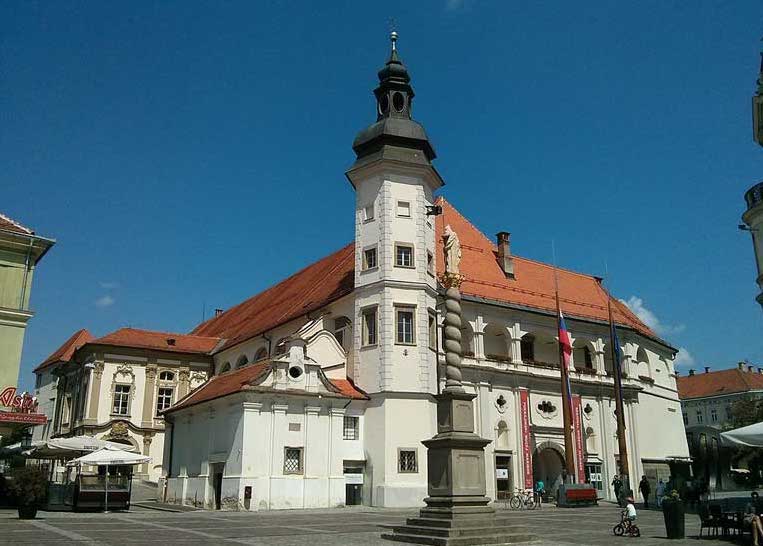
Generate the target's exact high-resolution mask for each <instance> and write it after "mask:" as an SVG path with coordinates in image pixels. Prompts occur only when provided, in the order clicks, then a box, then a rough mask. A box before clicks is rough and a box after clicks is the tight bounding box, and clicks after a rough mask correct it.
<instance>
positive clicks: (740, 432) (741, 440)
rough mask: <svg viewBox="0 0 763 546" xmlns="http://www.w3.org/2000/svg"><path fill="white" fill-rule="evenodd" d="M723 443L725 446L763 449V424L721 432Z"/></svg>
mask: <svg viewBox="0 0 763 546" xmlns="http://www.w3.org/2000/svg"><path fill="white" fill-rule="evenodd" d="M721 443H722V444H723V445H725V446H748V447H763V422H762V423H755V424H752V425H747V426H746V427H741V428H735V429H734V430H729V431H728V432H721Z"/></svg>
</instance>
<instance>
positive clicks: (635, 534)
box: [631, 525, 641, 537]
mask: <svg viewBox="0 0 763 546" xmlns="http://www.w3.org/2000/svg"><path fill="white" fill-rule="evenodd" d="M631 536H632V537H640V536H641V529H639V528H638V527H636V526H635V525H634V526H633V527H632V528H631Z"/></svg>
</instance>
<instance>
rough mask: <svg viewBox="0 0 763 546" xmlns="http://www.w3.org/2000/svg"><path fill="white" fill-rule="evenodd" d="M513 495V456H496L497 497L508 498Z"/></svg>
mask: <svg viewBox="0 0 763 546" xmlns="http://www.w3.org/2000/svg"><path fill="white" fill-rule="evenodd" d="M510 496H511V456H510V455H498V454H496V456H495V498H496V500H498V499H508V498H509V497H510Z"/></svg>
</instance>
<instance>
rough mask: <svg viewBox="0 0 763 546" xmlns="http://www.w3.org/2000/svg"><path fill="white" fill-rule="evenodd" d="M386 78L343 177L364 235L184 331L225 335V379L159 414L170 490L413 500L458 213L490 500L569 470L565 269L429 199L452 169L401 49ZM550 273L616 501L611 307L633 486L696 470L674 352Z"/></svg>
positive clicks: (574, 282)
mask: <svg viewBox="0 0 763 546" xmlns="http://www.w3.org/2000/svg"><path fill="white" fill-rule="evenodd" d="M379 80H380V83H379V87H378V88H377V89H376V90H375V91H374V94H375V96H376V100H377V104H376V108H377V120H376V123H374V124H373V125H371V126H370V127H368V128H366V129H364V130H363V131H361V132H360V133H359V134H358V136H357V137H356V139H355V142H354V144H353V149H354V150H355V153H356V155H357V159H356V161H355V164H354V165H353V166H352V167H351V168H350V170H349V171H348V172H347V177H348V179H349V180H350V182H351V184H352V186H353V189H354V191H355V195H356V202H355V209H354V215H355V240H354V242H353V243H352V244H350V245H348V246H347V247H345V248H343V249H341V250H339V251H338V252H336V253H334V254H332V255H330V256H328V257H326V258H324V259H322V260H320V261H318V262H316V263H315V264H313V265H311V266H309V267H307V268H305V269H303V270H302V271H300V272H298V273H296V274H295V275H292V276H291V277H289V278H288V279H286V280H285V281H283V282H282V283H280V284H278V285H276V286H275V287H272V288H271V289H269V290H266V291H265V292H263V293H261V294H259V295H257V296H255V297H253V298H251V299H249V300H247V301H245V302H243V303H241V304H239V305H237V306H236V307H234V308H232V309H230V310H228V311H226V312H224V313H222V314H221V315H219V316H216V317H214V318H212V319H210V320H208V321H206V322H204V323H203V324H201V325H199V326H198V327H197V328H196V329H195V330H194V331H193V332H192V334H193V335H202V336H212V337H217V338H220V339H221V340H222V341H221V344H220V345H219V346H218V347H217V348H216V349H215V351H214V352H213V354H212V358H213V359H214V363H215V369H216V372H217V375H215V377H213V378H212V379H211V380H210V381H209V382H208V383H206V384H205V385H203V386H202V387H201V388H200V389H199V390H198V391H196V392H195V393H193V394H192V395H190V396H189V398H187V399H185V400H182V401H180V402H179V404H178V405H176V406H175V407H173V408H172V409H170V410H169V411H168V412H167V413H166V421H168V425H167V426H171V427H172V432H171V433H170V434H166V435H165V442H166V446H167V447H166V448H165V463H164V471H165V473H166V479H165V480H164V484H165V487H164V488H163V495H164V496H165V498H166V499H168V500H170V501H175V502H182V503H186V504H196V505H206V506H220V505H222V506H228V507H241V508H244V509H260V508H287V507H326V506H335V505H341V504H353V503H358V502H361V503H364V504H369V505H375V506H418V505H421V503H422V499H423V498H424V497H425V496H426V495H427V457H426V450H425V448H424V446H423V445H422V444H421V442H422V440H426V439H429V438H431V437H432V436H433V435H434V434H435V432H436V429H437V427H436V418H435V413H436V412H435V403H434V400H433V397H432V395H433V394H435V393H436V392H438V388H439V385H440V384H441V381H440V378H441V376H442V374H441V373H440V372H441V370H440V369H438V358H439V359H440V361H441V360H442V358H443V354H442V350H441V347H440V343H439V340H438V329H439V324H440V321H441V318H442V317H441V313H440V304H439V302H440V301H441V295H440V294H441V287H440V286H439V284H438V282H437V275H438V272H439V271H442V264H443V256H442V248H441V242H440V241H441V240H442V235H443V232H444V229H445V226H447V225H449V226H451V227H452V228H453V230H454V231H455V232H456V233H457V234H458V236H459V238H460V241H461V245H462V252H463V260H462V262H461V270H462V273H463V274H464V275H465V281H464V283H463V285H462V287H461V291H462V294H463V302H462V303H463V305H462V306H463V310H464V311H463V312H464V318H465V324H464V327H463V331H462V334H463V344H464V350H465V352H466V358H465V360H464V365H463V374H464V379H465V383H466V388H467V390H469V391H471V392H475V393H476V394H477V399H476V401H475V404H476V412H475V416H476V432H477V433H478V434H480V435H481V436H483V437H486V438H489V439H490V440H492V442H491V444H490V445H489V446H488V447H487V457H486V468H485V474H486V475H487V476H490V478H489V479H488V484H487V485H488V495H489V496H493V497H496V496H503V495H507V494H508V493H509V492H511V491H512V490H513V489H514V488H516V487H522V486H523V485H524V484H526V483H532V481H533V480H535V479H537V478H542V479H543V480H544V481H545V483H546V484H547V487H548V488H549V490H551V491H554V490H555V489H556V487H557V486H558V484H559V483H560V481H561V479H562V478H561V473H562V466H563V462H562V461H563V456H562V453H563V447H562V446H563V429H562V415H561V413H562V412H561V404H562V400H561V396H560V394H559V393H560V373H559V362H558V350H557V339H556V334H557V332H556V319H555V300H554V276H555V274H554V269H553V268H552V267H551V266H549V265H546V264H543V263H539V262H536V261H533V260H528V259H523V258H519V257H514V256H512V255H511V252H510V248H509V234H508V233H504V232H502V233H499V234H498V236H497V240H496V243H493V242H491V241H490V240H489V239H487V238H486V237H485V236H484V235H483V234H482V233H480V232H479V231H478V230H477V229H476V228H475V227H474V226H473V225H472V224H471V223H470V222H469V221H468V220H467V219H466V218H464V217H463V216H462V215H461V214H460V213H459V212H458V211H457V210H456V209H455V208H454V207H453V206H452V205H451V204H450V203H448V202H446V201H445V200H444V199H442V198H437V197H435V195H434V193H435V191H436V190H438V189H439V188H440V187H441V186H442V185H443V180H442V179H441V177H440V175H439V174H438V172H437V171H436V169H435V168H434V166H433V165H432V163H431V162H432V160H433V159H434V158H435V153H434V150H433V148H432V145H431V144H430V142H429V140H428V138H427V136H426V133H425V132H424V129H423V128H422V127H421V125H419V124H418V123H416V122H414V121H413V120H412V119H411V113H410V109H411V104H412V103H411V99H412V98H413V89H412V88H411V86H410V78H409V76H408V73H407V71H406V69H405V67H404V66H403V65H402V63H401V62H400V61H399V59H398V57H397V52H396V51H395V50H394V49H393V51H392V54H391V57H390V60H389V61H388V62H387V64H386V65H385V66H384V68H382V70H381V71H380V72H379ZM438 207H439V208H441V214H440V215H439V216H434V215H432V213H437V212H438V210H437V209H438ZM558 277H559V291H560V294H561V306H562V309H563V310H564V313H565V316H566V317H567V325H568V328H569V330H570V331H571V335H572V337H573V343H574V355H573V371H572V373H571V376H572V377H571V383H572V391H573V395H574V396H575V401H576V402H578V401H579V404H580V405H579V408H580V410H579V412H580V413H579V414H578V415H579V418H580V419H579V420H580V421H581V422H582V426H579V427H578V428H577V430H578V431H579V434H580V435H581V436H582V438H581V444H582V445H583V448H582V449H583V453H581V454H580V455H579V456H580V457H583V458H584V463H585V471H586V475H587V478H588V479H590V480H591V481H592V482H594V483H595V485H596V486H597V487H598V488H599V489H600V490H601V496H602V497H604V498H611V496H612V491H611V488H610V487H608V484H609V482H610V481H611V479H612V477H613V475H614V474H615V473H616V460H617V458H618V455H617V450H618V447H617V442H616V439H615V429H616V422H615V415H614V389H613V378H612V373H613V372H612V369H613V368H612V361H611V358H610V354H611V353H610V350H609V348H608V344H609V330H608V325H607V316H608V315H607V306H608V304H609V305H611V306H612V308H613V312H614V315H615V320H616V321H617V323H618V325H619V329H620V333H619V337H620V340H621V343H622V347H621V349H622V352H623V355H624V358H623V367H624V371H625V374H626V376H627V377H626V379H625V383H624V389H623V390H624V396H625V408H626V412H627V415H626V422H627V435H628V448H629V450H630V453H629V459H630V461H631V467H630V480H631V483H634V484H635V483H637V482H638V479H639V478H640V476H641V475H642V474H647V475H649V476H650V477H651V478H652V479H656V478H657V477H658V476H659V477H662V478H664V479H667V478H668V476H669V475H670V474H671V473H675V474H680V473H682V472H685V473H688V448H687V445H686V439H685V436H684V434H683V425H682V422H681V414H680V403H679V400H678V395H677V391H676V383H675V372H674V369H673V360H674V357H675V353H676V350H675V349H674V348H673V347H671V346H670V345H669V344H668V343H666V342H665V341H663V340H661V339H659V338H658V337H657V336H656V335H655V333H654V332H653V331H651V330H650V329H649V328H648V327H647V326H646V325H644V324H643V323H642V322H640V321H639V320H638V318H637V317H636V316H634V314H633V313H631V312H630V311H629V310H628V308H627V307H626V306H625V305H623V304H622V303H621V302H619V301H618V300H616V299H614V298H612V299H610V298H609V295H608V294H607V292H606V291H605V290H604V289H603V288H602V285H601V280H600V279H598V278H596V277H593V276H591V275H585V274H580V273H575V272H572V271H567V270H559V271H558ZM332 338H333V339H334V340H335V342H334V343H332V342H331V339H332ZM340 347H341V348H342V349H343V351H340V350H339V348H340ZM329 349H331V350H329ZM260 359H262V360H260ZM252 361H259V364H255V365H254V366H250V365H249V364H250V363H251V362H252ZM292 371H293V372H292ZM343 380H346V381H348V383H347V385H348V389H347V390H343V389H341V388H339V385H338V384H337V381H343ZM356 393H358V394H356ZM523 411H525V412H527V413H529V423H527V424H528V426H527V427H523V422H522V419H521V418H520V416H521V415H522V413H523ZM340 423H343V426H342V427H340V426H339V424H340ZM348 430H349V432H347V431H348ZM340 431H341V433H340ZM656 431H659V433H658V434H656V433H655V432H656ZM340 434H341V436H340ZM251 438H257V440H256V441H251V440H250V439H251ZM528 444H529V445H528ZM525 447H527V451H528V452H529V453H530V454H531V458H532V462H530V461H529V460H527V459H525V457H524V456H523V449H524V448H525ZM342 491H344V497H342Z"/></svg>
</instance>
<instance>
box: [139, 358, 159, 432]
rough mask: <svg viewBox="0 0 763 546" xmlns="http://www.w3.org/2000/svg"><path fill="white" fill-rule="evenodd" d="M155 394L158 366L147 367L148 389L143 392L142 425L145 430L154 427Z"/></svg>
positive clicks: (149, 365) (150, 365)
mask: <svg viewBox="0 0 763 546" xmlns="http://www.w3.org/2000/svg"><path fill="white" fill-rule="evenodd" d="M154 392H156V364H148V365H147V366H146V387H145V389H144V390H143V413H142V415H141V424H140V426H141V427H143V428H153V426H154Z"/></svg>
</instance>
